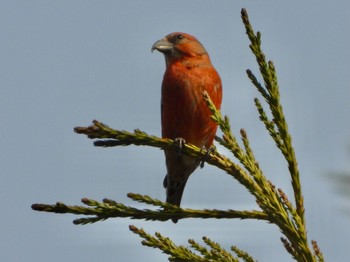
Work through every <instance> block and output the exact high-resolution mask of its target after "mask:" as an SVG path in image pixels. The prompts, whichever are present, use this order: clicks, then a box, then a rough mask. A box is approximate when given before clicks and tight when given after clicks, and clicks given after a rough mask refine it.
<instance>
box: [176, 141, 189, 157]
mask: <svg viewBox="0 0 350 262" xmlns="http://www.w3.org/2000/svg"><path fill="white" fill-rule="evenodd" d="M185 144H186V140H185V139H184V138H182V137H177V138H175V139H174V145H175V147H176V148H177V155H178V157H182V149H183V146H184V145H185Z"/></svg>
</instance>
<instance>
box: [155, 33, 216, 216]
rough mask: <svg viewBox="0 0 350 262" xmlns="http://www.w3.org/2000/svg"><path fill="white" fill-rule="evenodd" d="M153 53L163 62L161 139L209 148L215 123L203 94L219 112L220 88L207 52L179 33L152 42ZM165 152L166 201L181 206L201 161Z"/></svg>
mask: <svg viewBox="0 0 350 262" xmlns="http://www.w3.org/2000/svg"><path fill="white" fill-rule="evenodd" d="M153 50H158V51H159V52H161V53H163V54H164V56H165V63H166V70H165V73H164V77H163V83H162V99H161V121H162V137H163V138H170V139H174V140H175V141H177V142H178V146H179V147H180V149H181V145H182V143H184V142H186V143H191V144H194V145H196V146H198V147H200V148H207V149H209V148H210V146H211V145H212V143H213V140H214V137H215V133H216V130H217V124H216V123H215V122H214V121H213V120H212V119H211V112H210V111H209V109H208V106H207V104H206V102H205V101H204V99H203V95H202V93H203V91H206V92H207V93H208V94H209V96H210V98H211V99H212V101H213V102H214V104H215V106H216V108H218V109H220V106H221V99H222V86H221V79H220V76H219V74H218V73H217V71H216V70H215V68H214V67H213V65H212V64H211V61H210V58H209V55H208V53H207V51H206V50H205V48H204V46H203V45H202V44H201V43H200V42H199V41H198V40H197V39H196V38H195V37H194V36H191V35H189V34H186V33H179V32H175V33H171V34H169V35H167V36H165V37H164V38H163V39H161V40H158V41H157V42H155V43H154V45H153V46H152V51H153ZM164 152H165V162H166V167H167V175H166V176H165V178H164V187H165V188H166V194H167V198H166V201H167V202H168V203H171V204H173V205H177V206H180V203H181V198H182V194H183V191H184V188H185V185H186V182H187V180H188V178H189V176H190V175H191V174H192V173H193V171H194V170H195V169H196V168H197V167H198V165H199V164H200V162H201V160H200V159H197V158H194V157H191V156H185V155H181V154H179V152H177V151H176V150H164ZM173 221H174V220H173ZM174 222H176V220H175V221H174Z"/></svg>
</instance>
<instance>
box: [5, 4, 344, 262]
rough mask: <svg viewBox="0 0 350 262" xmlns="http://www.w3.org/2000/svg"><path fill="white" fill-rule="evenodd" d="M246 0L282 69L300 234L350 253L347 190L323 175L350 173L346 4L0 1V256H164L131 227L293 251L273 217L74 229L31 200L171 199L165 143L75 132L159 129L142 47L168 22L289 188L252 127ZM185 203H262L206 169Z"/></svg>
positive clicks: (272, 257) (149, 64)
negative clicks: (208, 65) (207, 60)
mask: <svg viewBox="0 0 350 262" xmlns="http://www.w3.org/2000/svg"><path fill="white" fill-rule="evenodd" d="M243 7H244V8H246V9H247V10H248V13H249V15H250V19H251V22H252V24H253V27H254V29H255V30H259V31H261V32H262V41H263V49H264V51H265V53H266V55H267V57H268V58H269V59H272V60H273V61H274V63H275V65H276V68H277V73H278V77H279V82H280V86H281V90H280V91H281V96H282V103H283V105H284V110H285V114H286V116H287V120H288V123H289V128H290V131H291V133H292V136H293V142H294V145H295V149H296V154H297V158H298V160H299V164H300V171H301V176H302V182H303V190H304V196H305V205H306V219H307V226H308V232H309V238H310V239H316V240H317V241H318V243H319V245H320V247H321V248H322V251H323V252H324V256H325V258H326V259H327V260H328V261H345V260H346V258H348V257H349V256H350V249H349V248H348V244H349V242H350V229H349V228H350V216H349V215H348V213H347V215H346V210H347V209H346V208H349V204H348V201H349V199H346V198H345V197H344V196H343V195H340V194H337V191H338V188H337V187H336V186H335V184H334V183H332V179H329V178H327V174H329V173H332V172H335V173H337V172H345V173H346V172H347V173H349V170H350V165H349V158H350V156H349V145H350V135H349V131H350V122H349V110H350V103H349V100H350V88H349V73H348V71H349V68H350V51H349V47H348V43H349V42H350V38H349V28H350V16H349V10H350V3H349V2H348V1H345V0H343V1H340V0H338V1H316V0H312V1H293V2H288V1H199V0H196V1H160V0H159V1H154V0H150V1H1V2H0V32H1V34H0V39H1V40H0V81H1V88H0V117H1V121H2V128H1V131H0V132H1V133H0V134H1V137H2V139H1V150H0V157H1V161H0V167H1V181H2V182H1V184H0V197H1V199H2V201H1V210H2V212H1V214H0V221H1V223H0V232H1V234H0V243H1V249H0V260H1V261H36V262H41V261H52V262H56V261H85V262H89V261H140V260H141V259H142V260H143V261H155V262H158V261H166V259H167V257H166V256H165V255H163V254H161V253H160V252H159V251H158V250H154V249H150V248H147V247H142V246H141V244H140V241H141V239H140V238H138V236H136V235H134V234H132V233H131V232H129V231H128V225H129V224H134V225H136V226H138V227H143V228H144V229H145V230H146V231H148V232H149V233H154V232H155V231H160V232H162V233H163V234H164V235H166V236H169V237H171V238H173V239H174V240H175V241H176V242H177V243H178V244H183V245H186V244H187V243H186V241H187V239H189V238H195V239H196V240H198V241H200V238H201V237H202V236H203V235H206V236H209V237H211V238H212V239H213V240H215V241H217V242H220V243H222V245H223V246H225V247H227V248H229V246H231V245H237V246H238V247H240V248H242V249H244V250H246V251H248V252H249V253H251V254H252V255H253V256H254V257H255V258H257V259H258V260H259V261H291V259H290V258H289V256H288V254H286V252H285V251H284V249H283V248H282V245H281V243H280V241H279V237H280V235H279V232H278V230H277V229H276V227H275V226H271V225H267V224H265V223H263V222H256V221H238V220H234V221H227V220H222V221H212V220H201V221H199V220H193V219H189V220H182V221H180V222H179V223H178V224H176V225H174V224H173V223H171V222H165V223H158V222H144V221H137V220H133V221H130V220H128V219H114V220H109V221H105V222H102V223H97V224H94V225H86V226H74V225H73V224H72V220H73V219H74V218H76V217H75V216H71V215H55V214H47V213H39V212H34V211H32V210H31V208H30V206H31V204H33V203H38V202H39V203H55V202H56V201H62V202H65V203H67V204H79V200H80V199H81V198H82V197H90V198H94V199H97V200H101V199H103V198H104V197H108V198H112V199H115V200H118V201H122V202H124V203H127V204H132V205H137V206H139V207H142V205H139V204H136V203H133V202H131V201H130V200H128V199H127V198H126V194H127V193H128V192H135V193H141V194H148V195H151V196H152V197H155V198H158V199H164V198H165V192H164V189H163V187H162V181H163V177H164V175H165V165H164V158H163V153H162V151H160V150H157V149H152V148H146V147H132V146H131V147H126V148H125V147H124V148H113V149H101V148H95V147H93V145H92V141H90V140H88V139H86V138H85V137H83V136H81V135H76V134H75V133H73V127H75V126H86V125H89V124H90V123H91V120H92V119H98V120H100V121H103V122H104V123H106V124H108V125H110V126H111V127H114V128H118V129H125V130H133V129H135V128H140V129H141V130H144V131H146V132H148V133H150V134H154V135H159V134H160V112H159V111H160V110H159V108H160V106H159V102H160V85H161V80H162V75H163V72H164V68H165V66H164V58H163V57H162V55H161V54H159V53H157V52H155V53H153V54H152V53H151V51H150V50H151V46H152V44H153V43H154V42H155V41H156V40H158V39H160V38H162V37H163V36H164V35H166V34H168V33H170V32H173V31H184V32H187V33H190V34H193V35H195V36H196V37H197V38H198V39H199V40H200V41H201V42H202V43H203V44H204V46H205V47H206V48H207V50H208V52H209V54H210V56H211V59H212V62H213V64H214V65H215V67H216V68H217V70H218V71H219V73H220V75H221V78H222V80H223V86H224V99H223V106H222V112H223V114H226V115H228V116H229V117H230V118H231V123H232V126H233V130H234V132H235V133H236V134H238V131H239V129H240V128H245V129H246V130H247V132H248V135H249V137H250V141H251V144H252V146H253V148H254V150H255V152H256V156H257V158H258V160H259V163H260V165H261V166H262V168H263V169H264V170H265V173H266V175H267V176H268V177H269V178H270V179H271V180H272V181H273V182H274V183H275V184H276V185H277V186H278V187H282V188H284V189H285V191H286V192H287V193H288V194H291V190H290V184H289V177H288V174H287V169H286V165H285V162H284V161H283V159H282V158H281V157H280V155H279V154H278V152H277V151H276V149H275V148H274V145H273V142H271V140H269V138H268V136H267V133H266V131H265V130H264V129H263V127H262V124H261V123H259V122H258V117H257V113H256V112H255V108H254V103H253V99H254V97H256V96H258V93H257V92H256V91H255V90H254V88H253V87H252V85H251V84H250V83H249V80H248V79H247V77H246V75H245V70H246V69H247V68H250V69H252V70H253V71H254V72H256V73H257V66H256V64H255V61H254V58H253V56H252V54H251V53H250V50H249V48H248V40H247V37H246V35H245V31H244V27H243V25H242V23H241V19H240V10H241V8H243ZM183 206H185V207H192V208H200V207H207V208H232V209H250V208H254V207H255V204H254V201H253V200H252V198H251V197H250V196H249V195H248V193H246V192H245V190H244V189H242V188H241V186H240V185H239V184H238V183H237V182H236V181H233V180H232V179H231V178H230V177H228V176H226V175H225V174H223V173H222V172H220V171H218V170H216V169H214V168H212V167H210V166H208V165H206V167H205V168H204V169H202V170H197V171H196V172H195V174H194V175H193V176H192V177H191V178H190V180H189V182H188V185H187V187H186V190H185V193H184V198H183ZM344 211H345V212H344Z"/></svg>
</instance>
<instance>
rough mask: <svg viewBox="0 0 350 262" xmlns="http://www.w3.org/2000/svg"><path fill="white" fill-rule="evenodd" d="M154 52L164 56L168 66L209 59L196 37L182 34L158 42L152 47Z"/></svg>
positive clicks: (172, 34) (176, 33)
mask: <svg viewBox="0 0 350 262" xmlns="http://www.w3.org/2000/svg"><path fill="white" fill-rule="evenodd" d="M154 50H158V51H159V52H161V53H163V54H164V56H165V60H166V63H167V65H168V64H169V63H170V62H173V61H181V60H188V59H191V58H194V59H196V58H197V59H198V58H199V59H202V58H204V57H205V58H207V57H208V54H207V51H206V50H205V48H204V46H203V45H202V44H201V43H200V42H199V41H198V40H197V39H196V38H195V37H194V36H191V35H189V34H186V33H180V32H175V33H171V34H168V35H167V36H165V37H164V38H162V39H160V40H158V41H156V42H155V43H154V44H153V46H152V51H154Z"/></svg>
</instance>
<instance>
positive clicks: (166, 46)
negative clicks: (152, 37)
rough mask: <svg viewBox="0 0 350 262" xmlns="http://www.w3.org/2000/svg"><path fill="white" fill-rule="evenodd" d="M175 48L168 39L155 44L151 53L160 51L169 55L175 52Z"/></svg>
mask: <svg viewBox="0 0 350 262" xmlns="http://www.w3.org/2000/svg"><path fill="white" fill-rule="evenodd" d="M173 48H174V46H173V44H172V43H170V42H169V41H168V40H166V39H164V38H163V39H161V40H158V41H157V42H155V43H154V44H153V46H152V49H151V51H152V52H153V51H154V50H158V51H159V52H161V53H169V52H171V51H172V50H173Z"/></svg>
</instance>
